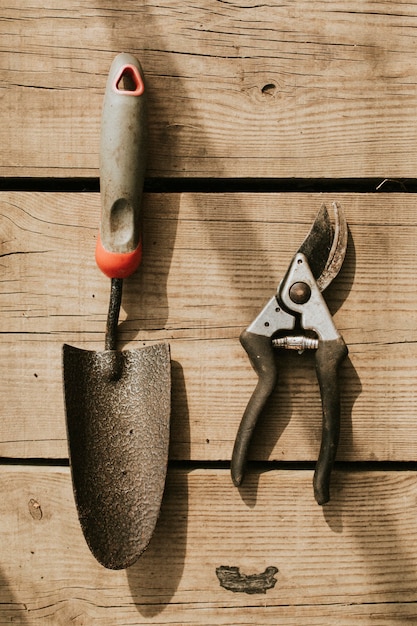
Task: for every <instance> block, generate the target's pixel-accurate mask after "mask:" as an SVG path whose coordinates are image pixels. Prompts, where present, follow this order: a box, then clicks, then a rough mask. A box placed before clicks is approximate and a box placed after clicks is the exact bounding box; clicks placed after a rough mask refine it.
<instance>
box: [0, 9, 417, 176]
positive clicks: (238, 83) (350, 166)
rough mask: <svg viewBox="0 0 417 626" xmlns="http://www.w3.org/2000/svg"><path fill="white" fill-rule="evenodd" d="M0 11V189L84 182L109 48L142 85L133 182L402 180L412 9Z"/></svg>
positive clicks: (411, 126)
mask: <svg viewBox="0 0 417 626" xmlns="http://www.w3.org/2000/svg"><path fill="white" fill-rule="evenodd" d="M2 5H3V6H2V20H1V22H0V85H1V88H0V89H1V91H0V97H1V103H2V112H3V122H4V123H3V124H1V126H0V175H1V176H97V174H98V169H97V168H98V142H99V121H100V111H101V103H102V96H103V91H104V86H105V81H106V76H107V73H108V69H109V67H110V63H111V61H112V59H113V57H114V56H115V54H116V53H117V52H119V51H129V52H132V53H134V54H137V55H138V56H139V57H140V59H141V60H142V62H143V65H144V68H145V72H146V76H147V84H148V93H149V102H150V106H149V126H150V158H149V168H148V175H149V176H187V177H193V176H209V177H210V176H214V177H236V176H239V177H240V176H274V177H276V176H278V177H286V176H289V177H293V176H301V177H303V176H304V177H311V176H312V177H323V176H324V177H326V176H327V177H346V176H361V177H363V176H377V177H379V176H381V177H385V176H397V177H399V176H408V177H414V176H415V172H416V170H417V152H416V150H415V146H416V144H417V126H416V124H415V111H416V106H417V94H416V89H415V84H416V82H417V69H416V68H417V64H416V63H415V50H414V32H415V29H416V27H417V5H416V4H415V3H410V2H398V1H395V2H394V1H393V0H392V1H389V0H387V1H384V2H382V1H380V2H374V1H373V0H372V1H371V0H365V1H364V0H342V1H339V2H337V3H336V4H335V3H334V2H333V1H332V0H324V1H320V2H319V1H311V0H310V1H308V0H299V1H297V2H296V3H291V4H288V3H272V4H271V3H269V4H268V3H242V2H216V1H215V0H208V1H207V2H204V3H195V2H191V1H190V0H186V1H185V2H182V3H178V2H177V1H176V0H166V1H165V2H163V3H160V2H158V0H149V1H148V2H146V3H138V2H136V1H135V0H124V1H123V2H114V0H103V1H102V2H100V3H97V2H93V1H92V0H80V2H77V4H76V5H74V6H71V5H70V6H63V5H62V3H61V2H59V1H58V0H44V1H42V2H39V1H37V0H31V1H30V2H29V1H28V0H16V1H15V2H13V3H4V2H3V3H2Z"/></svg>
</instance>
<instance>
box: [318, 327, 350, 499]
mask: <svg viewBox="0 0 417 626" xmlns="http://www.w3.org/2000/svg"><path fill="white" fill-rule="evenodd" d="M347 354H348V349H347V347H346V344H345V342H344V341H343V339H342V338H341V337H340V338H339V339H333V340H331V341H320V343H319V347H318V348H317V351H316V371H317V378H318V381H319V386H320V393H321V401H322V409H323V422H322V438H321V447H320V453H319V457H318V461H317V464H316V470H315V472H314V478H313V486H314V497H315V498H316V501H317V503H318V504H320V505H322V504H326V502H328V501H329V500H330V475H331V471H332V468H333V463H334V460H335V458H336V453H337V447H338V443H339V432H340V392H339V376H338V370H339V366H340V364H341V363H342V361H343V360H344V359H345V358H346V356H347Z"/></svg>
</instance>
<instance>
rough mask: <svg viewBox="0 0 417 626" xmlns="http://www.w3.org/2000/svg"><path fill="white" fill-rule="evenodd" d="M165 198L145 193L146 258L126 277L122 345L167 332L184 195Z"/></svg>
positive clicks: (119, 336)
mask: <svg viewBox="0 0 417 626" xmlns="http://www.w3.org/2000/svg"><path fill="white" fill-rule="evenodd" d="M164 199H165V202H158V201H157V197H156V196H155V195H154V194H145V195H144V201H143V220H142V222H143V227H142V232H143V235H142V237H143V258H142V263H141V265H140V267H139V268H138V270H137V271H136V272H135V274H133V275H132V276H130V277H129V278H127V279H125V280H124V281H123V282H124V284H123V298H122V311H124V313H125V319H123V321H121V322H120V324H119V327H118V347H119V349H122V347H123V346H124V345H125V344H126V343H129V342H132V341H141V339H142V338H143V341H144V342H145V340H146V341H155V340H159V338H160V337H161V333H162V334H164V329H165V327H166V323H167V319H168V313H169V308H168V296H167V278H168V274H169V269H170V265H171V260H172V252H173V249H174V245H175V238H176V233H177V226H178V212H179V207H180V196H179V194H178V195H177V194H170V197H169V199H168V196H164ZM168 203H169V208H167V206H166V205H167V204H168ZM167 213H168V214H169V217H168V218H167V215H166V214H167ZM122 316H123V312H122V315H121V317H122Z"/></svg>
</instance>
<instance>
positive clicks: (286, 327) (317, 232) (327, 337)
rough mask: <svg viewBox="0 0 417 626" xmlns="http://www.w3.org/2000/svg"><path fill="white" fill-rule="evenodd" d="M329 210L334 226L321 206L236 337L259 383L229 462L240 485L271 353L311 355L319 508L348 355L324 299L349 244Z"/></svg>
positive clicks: (339, 217)
mask: <svg viewBox="0 0 417 626" xmlns="http://www.w3.org/2000/svg"><path fill="white" fill-rule="evenodd" d="M332 207H333V213H334V219H333V221H332V219H331V218H330V215H329V212H328V210H327V207H326V206H325V205H323V206H322V207H321V209H320V211H319V213H318V214H317V217H316V219H315V221H314V223H313V226H312V227H311V230H310V232H309V234H308V235H307V237H306V239H305V240H304V242H303V244H302V245H301V246H300V248H299V250H298V252H297V253H296V254H295V256H294V257H293V259H292V261H291V263H290V265H289V267H288V270H287V272H286V274H285V276H284V278H283V280H282V281H281V283H280V285H279V286H278V290H277V293H276V294H275V295H274V296H273V297H272V298H271V299H270V300H269V302H268V303H267V304H266V306H265V307H264V308H263V310H262V311H261V313H260V314H259V315H258V316H257V317H256V319H255V320H254V321H253V322H252V323H251V324H250V326H249V327H248V328H247V329H246V330H244V331H243V332H242V334H241V336H240V342H241V344H242V346H243V348H244V349H245V350H246V352H247V354H248V356H249V359H250V361H251V363H252V366H253V368H254V370H255V372H256V374H257V375H258V383H257V385H256V388H255V390H254V392H253V394H252V396H251V398H250V400H249V403H248V405H247V407H246V410H245V412H244V415H243V417H242V420H241V423H240V426H239V430H238V433H237V436H236V441H235V445H234V449H233V455H232V463H231V472H232V480H233V483H234V484H235V485H236V486H239V485H240V484H241V482H242V480H243V476H244V472H245V465H246V459H247V454H248V448H249V444H250V439H251V436H252V433H253V430H254V428H255V426H256V423H257V420H258V418H259V416H260V414H261V413H262V411H263V408H264V406H265V404H266V401H267V400H268V398H269V396H270V395H271V393H272V392H273V390H274V388H275V386H276V383H277V375H278V368H277V363H276V355H275V350H277V349H289V350H297V351H298V352H300V353H301V352H303V351H304V350H315V351H316V353H315V362H316V372H317V378H318V382H319V386H320V393H321V401H322V410H323V421H322V441H321V447H320V453H319V456H318V461H317V464H316V469H315V473H314V479H313V486H314V496H315V498H316V501H317V503H318V504H320V505H322V504H325V503H326V502H328V501H329V499H330V476H331V471H332V467H333V463H334V460H335V457H336V452H337V446H338V441H339V431H340V392H339V381H338V370H339V366H340V364H341V363H342V361H343V360H344V359H345V358H346V356H347V354H348V349H347V347H346V344H345V342H344V340H343V337H342V336H341V335H340V333H339V331H338V330H337V328H336V326H335V324H334V322H333V318H332V316H331V314H330V312H329V309H328V307H327V305H326V302H325V300H324V298H323V295H322V292H323V291H324V290H325V289H326V287H328V285H329V284H330V283H331V282H332V280H333V279H334V278H335V277H336V276H337V274H338V273H339V270H340V268H341V267H342V264H343V261H344V258H345V254H346V248H347V240H348V228H347V223H346V218H345V215H344V213H343V210H342V208H341V207H340V206H339V205H338V204H336V203H333V205H332Z"/></svg>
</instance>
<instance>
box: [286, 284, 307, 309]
mask: <svg viewBox="0 0 417 626" xmlns="http://www.w3.org/2000/svg"><path fill="white" fill-rule="evenodd" d="M289 295H290V298H291V300H292V302H294V303H295V304H305V303H306V302H308V301H309V300H310V296H311V289H310V286H309V285H307V283H301V282H300V283H294V284H293V285H291V287H290V291H289Z"/></svg>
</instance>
